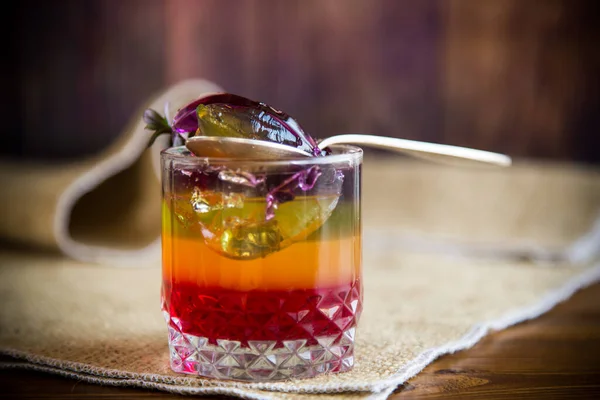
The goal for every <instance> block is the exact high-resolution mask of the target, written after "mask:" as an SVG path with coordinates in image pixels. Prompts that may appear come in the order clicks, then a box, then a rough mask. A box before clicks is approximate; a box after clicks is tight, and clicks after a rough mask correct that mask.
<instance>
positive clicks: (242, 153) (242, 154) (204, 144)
mask: <svg viewBox="0 0 600 400" xmlns="http://www.w3.org/2000/svg"><path fill="white" fill-rule="evenodd" d="M349 143H352V144H361V145H365V146H369V147H375V148H380V149H386V150H391V151H396V152H398V153H403V154H407V155H410V156H413V157H417V158H425V159H427V160H431V161H435V162H442V163H452V164H457V163H460V164H490V165H496V166H501V167H507V166H509V165H511V159H510V157H508V156H506V155H504V154H499V153H492V152H489V151H483V150H475V149H470V148H466V147H458V146H450V145H445V144H436V143H427V142H419V141H414V140H406V139H396V138H390V137H384V136H375V135H362V134H348V135H337V136H332V137H329V138H327V139H323V140H322V141H321V142H319V148H320V149H324V148H326V147H329V146H331V145H334V144H349ZM185 145H186V147H187V148H188V149H189V150H190V151H191V152H192V153H194V154H196V155H198V156H202V157H220V158H244V159H252V158H254V159H274V158H297V157H299V156H305V157H310V156H311V154H309V153H308V152H305V151H304V150H300V149H298V148H296V147H292V146H288V145H284V144H280V143H275V142H269V141H265V140H256V139H246V138H234V137H222V136H192V137H191V138H189V139H188V140H187V141H186V144H185Z"/></svg>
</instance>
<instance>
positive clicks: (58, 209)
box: [0, 80, 221, 265]
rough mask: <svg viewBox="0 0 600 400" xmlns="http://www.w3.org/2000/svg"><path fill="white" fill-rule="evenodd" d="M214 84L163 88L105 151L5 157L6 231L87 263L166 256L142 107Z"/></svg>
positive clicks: (176, 100)
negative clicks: (61, 160)
mask: <svg viewBox="0 0 600 400" xmlns="http://www.w3.org/2000/svg"><path fill="white" fill-rule="evenodd" d="M216 91H221V89H220V88H219V87H218V86H217V85H215V84H214V83H212V82H209V81H205V80H187V81H183V82H180V83H179V84H177V85H174V86H172V87H170V88H168V89H167V90H164V91H163V92H162V93H159V94H157V95H156V96H155V97H154V98H153V99H151V100H149V101H148V102H147V103H146V104H144V105H143V107H141V108H140V109H139V110H136V112H135V113H133V115H132V119H131V122H130V123H129V124H128V126H127V127H126V128H125V129H124V132H123V134H122V135H121V136H120V137H119V138H118V139H117V140H116V141H115V143H113V144H112V146H110V147H109V148H108V149H106V150H105V151H104V152H102V153H101V154H98V155H97V156H95V157H90V158H89V159H83V160H80V161H77V162H71V163H67V164H40V163H16V162H7V161H0V182H2V190H1V191H0V237H2V238H6V239H9V240H11V241H13V242H20V243H24V244H26V245H29V246H35V247H42V248H46V249H51V250H58V251H60V252H62V253H64V254H65V255H67V256H69V257H72V258H74V259H77V260H81V261H91V262H98V263H107V264H110V265H136V264H138V263H146V262H149V261H152V260H156V259H157V257H159V254H160V247H159V245H160V243H159V242H160V181H159V177H160V174H158V172H159V162H158V153H159V151H160V150H161V149H162V148H163V147H164V145H165V139H166V138H164V137H163V138H161V140H159V141H157V143H156V144H155V145H154V146H153V148H152V149H151V150H146V145H147V144H148V140H149V139H150V132H148V131H146V130H145V129H144V126H145V123H144V122H143V121H142V118H141V116H142V113H143V110H144V109H146V108H148V107H151V108H153V109H155V110H157V111H159V112H161V113H162V112H163V109H164V107H165V104H166V103H169V104H170V109H171V110H173V111H175V110H177V109H178V108H179V107H182V106H183V105H185V104H186V103H187V102H189V101H190V100H193V99H195V98H196V97H198V96H200V95H201V94H203V93H209V92H216Z"/></svg>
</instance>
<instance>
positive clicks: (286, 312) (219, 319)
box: [163, 280, 362, 347]
mask: <svg viewBox="0 0 600 400" xmlns="http://www.w3.org/2000/svg"><path fill="white" fill-rule="evenodd" d="M163 309H164V310H165V311H167V312H168V313H169V315H170V316H171V320H172V322H171V323H172V324H175V325H179V327H180V329H181V331H182V332H183V333H186V334H191V335H194V336H201V337H206V338H208V339H209V341H210V342H211V343H213V344H216V341H217V339H227V340H237V341H240V342H242V344H247V342H248V341H249V340H270V341H277V347H279V346H282V342H283V341H284V340H297V339H306V340H307V345H314V344H316V343H317V339H316V338H317V337H323V336H328V337H331V336H337V335H340V334H341V333H342V332H344V331H346V330H348V329H350V328H353V327H354V326H356V321H357V319H358V317H359V316H360V312H361V311H362V291H361V288H360V282H359V281H358V280H356V281H354V282H352V283H349V284H346V285H340V286H336V287H329V288H317V289H302V290H292V291H261V290H252V291H248V292H240V291H235V290H227V289H221V288H214V287H213V288H206V287H200V286H197V285H194V284H191V283H178V282H175V283H171V282H167V281H165V282H163ZM174 318H175V319H174ZM176 321H178V322H176Z"/></svg>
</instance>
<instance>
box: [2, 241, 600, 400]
mask: <svg viewBox="0 0 600 400" xmlns="http://www.w3.org/2000/svg"><path fill="white" fill-rule="evenodd" d="M0 264H1V265H2V268H0V301H1V302H2V304H3V306H2V308H0V352H1V353H4V354H8V355H11V356H15V357H18V358H20V359H22V360H24V361H23V363H21V364H20V365H15V364H8V365H7V364H4V365H2V366H3V367H19V366H20V367H24V368H31V369H38V370H42V371H48V372H54V373H59V374H62V375H66V376H71V377H77V378H78V379H82V380H86V381H90V382H97V383H103V384H111V385H130V386H141V387H146V388H156V389H161V390H166V391H170V392H176V393H188V394H202V393H206V394H208V393H222V394H229V395H233V396H240V397H245V398H257V399H258V398H260V399H278V398H312V397H313V395H315V394H317V393H325V394H328V396H324V397H319V398H328V397H334V398H361V397H369V396H375V397H374V398H385V397H386V396H387V395H388V394H389V393H390V392H391V391H392V390H393V389H394V388H395V387H397V386H398V385H400V384H402V383H403V382H405V381H406V380H407V379H408V378H410V377H411V376H413V375H415V374H416V373H418V372H419V371H420V370H421V369H422V368H423V367H424V366H425V365H427V364H428V363H429V362H431V361H432V360H434V359H435V358H436V357H438V356H439V355H441V354H444V353H448V352H454V351H457V350H460V349H464V348H468V347H470V346H471V345H473V344H474V343H475V342H476V341H478V340H479V339H480V338H481V337H482V336H483V335H485V334H486V333H487V332H488V331H489V330H493V329H502V328H504V327H506V326H509V325H512V324H514V323H517V322H519V321H522V320H525V319H528V318H533V317H535V316H537V315H539V314H540V313H542V312H545V311H546V310H548V309H549V308H550V307H552V306H553V305H554V304H556V303H557V302H559V301H561V300H563V299H565V298H567V297H568V296H570V295H571V294H572V293H573V292H574V291H575V290H576V289H578V288H579V287H582V286H584V285H587V284H589V283H591V282H593V281H597V280H598V279H600V265H595V266H594V265H589V266H586V267H585V268H584V269H583V270H582V268H581V267H578V268H576V267H570V266H568V265H563V266H560V267H558V268H544V267H542V266H534V265H532V264H530V263H525V262H522V263H518V262H514V263H508V262H506V261H490V260H487V261H483V260H479V261H474V260H471V261H468V260H458V259H455V258H447V257H444V258H442V257H439V256H433V255H424V254H409V253H406V252H403V251H397V250H394V249H393V248H389V249H387V251H385V252H375V251H367V252H366V253H365V308H364V313H363V316H362V319H361V321H360V323H359V328H358V331H357V344H356V367H355V368H354V370H353V371H351V372H349V373H345V374H333V375H326V376H321V377H318V378H315V379H308V380H298V381H289V382H280V383H254V384H248V383H236V382H225V381H216V380H207V379H201V378H195V377H189V376H184V375H176V374H174V373H173V372H171V371H170V369H169V363H168V347H167V331H166V326H165V322H164V320H163V319H162V316H161V313H160V311H159V285H160V280H161V279H160V269H159V268H157V267H148V268H135V269H127V268H99V267H98V266H95V265H90V264H84V263H81V262H76V261H72V260H68V259H62V258H58V257H54V258H48V257H47V256H32V255H23V254H17V253H3V254H1V255H0ZM301 394H302V395H301ZM334 394H335V395H334Z"/></svg>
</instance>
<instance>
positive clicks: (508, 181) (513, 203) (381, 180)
mask: <svg viewBox="0 0 600 400" xmlns="http://www.w3.org/2000/svg"><path fill="white" fill-rule="evenodd" d="M214 90H218V88H217V87H216V85H214V84H212V83H210V82H206V81H187V82H182V83H180V84H178V85H175V86H173V87H171V88H169V89H167V90H166V91H164V92H163V93H162V94H159V95H158V96H157V97H156V98H154V99H152V100H151V101H150V102H149V103H148V104H146V105H145V107H147V106H149V105H150V106H152V107H154V108H156V109H162V106H163V104H164V103H165V101H167V100H169V101H171V103H172V107H173V108H176V107H177V105H181V104H182V103H184V102H186V101H188V100H189V99H191V98H194V97H196V96H198V95H199V94H200V93H202V92H206V91H214ZM139 115H141V109H140V111H139V112H137V113H136V114H135V115H134V117H133V121H132V124H131V125H130V127H129V128H127V129H125V131H124V133H123V135H122V137H121V138H119V140H118V141H117V142H116V143H115V144H114V145H113V146H112V147H111V148H110V149H108V150H107V151H106V152H104V153H102V154H100V155H98V156H97V157H94V158H91V159H88V160H82V161H81V162H78V163H73V164H69V165H61V166H47V165H46V166H41V165H33V164H27V165H23V164H14V163H13V164H9V163H0V181H1V182H2V187H3V191H1V192H0V236H1V237H4V238H8V239H10V240H12V241H19V242H22V243H25V244H28V245H30V246H32V247H35V248H46V249H54V250H58V251H59V252H60V253H62V254H63V256H59V255H57V254H56V253H32V252H29V253H30V254H25V253H16V252H10V251H8V250H5V251H0V301H1V302H2V307H0V352H1V353H3V354H8V355H12V356H15V357H17V358H19V359H20V360H21V361H19V362H14V363H3V364H1V365H0V366H2V367H5V368H10V367H18V368H30V369H36V370H42V371H47V372H52V373H58V374H62V375H66V376H71V377H77V378H79V379H83V380H87V381H90V382H97V383H103V384H111V385H128V386H141V387H148V388H158V389H162V390H167V391H171V392H176V393H188V394H202V393H206V394H215V393H223V394H230V395H235V396H240V397H246V398H260V399H263V398H311V397H313V396H317V394H318V398H320V399H321V398H328V397H332V398H342V397H343V398H363V397H372V398H385V397H386V396H387V395H388V394H389V393H390V392H391V391H392V390H393V389H394V388H395V387H397V386H398V385H399V384H401V383H402V382H404V381H406V380H407V379H408V378H410V377H411V376H413V375H414V374H416V373H418V372H419V371H420V370H421V369H422V368H423V367H424V366H425V365H426V364H428V363H429V362H431V361H432V360H433V359H435V358H436V357H438V356H439V355H441V354H444V353H447V352H453V351H457V350H460V349H463V348H467V347H469V346H471V345H472V344H473V343H475V342H476V341H477V340H479V339H480V338H481V337H482V336H483V335H485V333H486V332H488V331H489V330H490V329H502V328H504V327H506V326H509V325H511V324H514V323H517V322H519V321H522V320H524V319H528V318H533V317H535V316H537V315H539V314H540V313H542V312H545V311H546V310H548V309H549V308H550V307H552V306H553V305H554V304H556V303H557V302H559V301H561V300H563V299H565V298H567V297H568V296H570V295H571V294H572V293H573V292H574V291H575V290H577V289H578V288H580V287H582V286H584V285H587V284H589V283H591V282H594V281H597V280H598V279H599V278H600V266H599V265H595V264H594V263H593V261H592V260H594V259H595V257H596V255H597V254H598V249H599V248H600V224H598V223H597V222H596V221H597V216H598V214H599V212H600V178H599V177H600V173H599V172H598V171H597V170H594V169H591V168H583V167H580V166H570V165H556V164H551V165H544V164H540V163H535V164H532V163H525V162H517V164H516V166H515V167H514V168H511V169H507V170H487V169H481V170H475V169H458V168H446V167H439V166H434V165H427V164H424V163H421V162H410V161H406V160H404V159H401V158H393V159H392V158H387V159H382V158H381V157H377V158H375V157H369V156H367V157H366V160H365V165H364V177H363V183H364V188H363V216H364V218H363V220H364V243H365V282H366V283H365V290H366V293H365V296H366V301H365V311H364V314H363V317H362V320H361V322H360V327H359V330H358V339H357V340H358V341H357V365H356V368H355V369H354V370H353V371H352V372H350V373H347V374H339V375H328V376H322V377H319V378H316V379H310V380H303V381H290V382H281V383H273V384H266V383H255V384H244V383H233V382H220V381H214V380H206V379H200V378H192V377H187V376H181V375H175V374H174V373H172V372H171V371H170V369H169V367H168V361H167V360H168V348H167V337H166V327H165V325H164V321H162V317H161V315H160V311H159V284H160V269H159V265H158V264H159V257H158V254H159V243H158V238H159V232H160V230H159V226H160V225H159V224H160V222H159V217H158V202H159V201H160V194H159V185H158V180H157V178H156V173H155V168H156V160H157V158H156V155H157V152H158V151H159V150H160V146H161V145H160V143H159V144H157V146H155V147H154V148H153V149H152V150H151V151H143V148H144V144H145V142H146V140H147V138H148V132H145V131H144V129H143V123H142V122H141V121H140V119H139ZM449 254H457V255H461V256H465V255H467V256H473V255H475V256H478V257H475V258H473V257H470V258H467V257H462V258H460V257H459V258H456V257H448V255H449ZM65 256H67V257H65ZM481 256H485V257H481ZM98 263H101V264H105V266H100V265H98ZM123 265H127V266H133V267H137V268H130V269H124V268H115V267H116V266H123ZM549 265H552V266H553V267H554V268H545V267H546V266H549Z"/></svg>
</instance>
